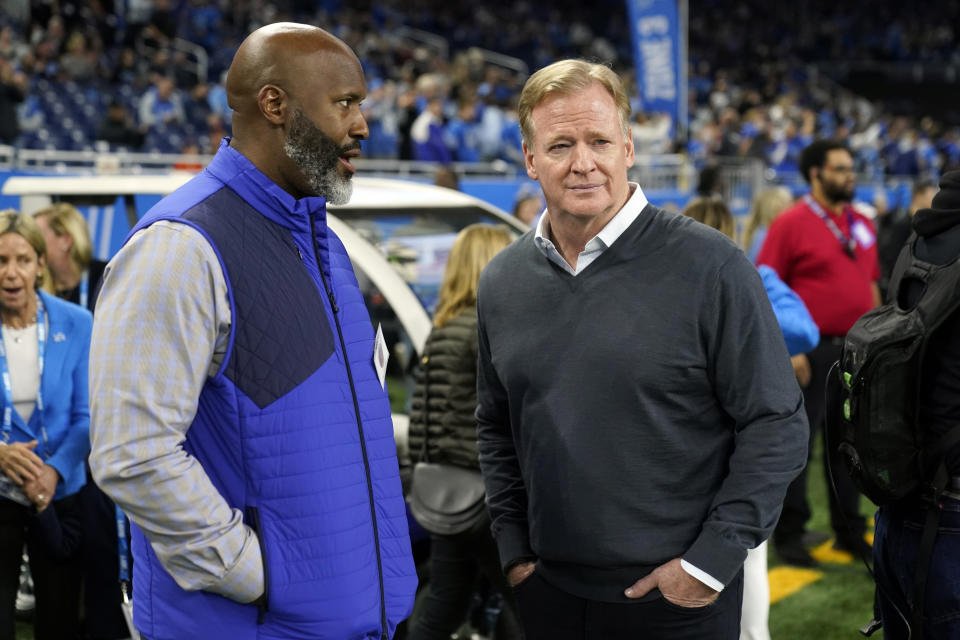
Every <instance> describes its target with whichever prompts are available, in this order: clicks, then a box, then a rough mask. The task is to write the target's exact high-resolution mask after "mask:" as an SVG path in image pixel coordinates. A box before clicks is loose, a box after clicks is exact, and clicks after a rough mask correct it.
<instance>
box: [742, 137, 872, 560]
mask: <svg viewBox="0 0 960 640" xmlns="http://www.w3.org/2000/svg"><path fill="white" fill-rule="evenodd" d="M800 169H801V172H802V173H803V176H804V178H806V180H807V182H808V183H809V184H810V193H808V194H807V195H805V196H804V197H803V199H801V200H800V201H798V202H797V203H796V204H795V205H794V206H792V207H790V208H789V209H787V210H786V211H784V212H783V213H782V214H780V215H779V216H777V218H776V220H774V221H773V223H772V224H771V225H770V229H769V231H768V233H767V237H766V240H765V241H764V243H763V247H762V248H761V250H760V254H759V255H758V256H757V264H765V265H768V266H770V267H772V268H773V269H774V270H776V272H777V274H778V275H779V276H780V278H781V279H782V280H783V281H784V282H785V283H786V284H787V286H789V287H790V288H791V289H793V290H794V291H796V292H797V294H798V295H799V296H800V298H801V299H802V300H803V302H804V304H806V306H807V308H808V309H809V310H810V313H811V315H812V316H813V318H814V320H815V321H816V323H817V327H818V329H819V330H820V334H821V336H822V337H821V340H820V344H819V345H818V346H817V348H816V349H814V350H812V351H810V352H809V353H806V354H799V355H796V356H794V357H793V365H794V372H795V373H796V375H797V380H798V382H799V383H800V386H801V387H803V398H804V408H805V410H806V412H807V417H808V419H809V422H810V448H809V452H811V453H812V452H813V450H814V449H813V442H814V437H815V435H816V433H817V431H818V430H819V431H823V424H824V416H825V408H824V388H825V385H826V381H827V373H828V371H829V370H830V367H831V366H832V365H833V363H834V362H836V361H837V360H838V359H839V357H840V351H841V349H842V347H843V340H844V336H845V335H846V334H847V331H849V330H850V327H851V326H853V323H854V322H855V321H856V320H857V319H858V318H859V317H860V316H862V315H863V314H864V313H866V312H867V311H869V310H870V309H872V308H873V307H875V306H877V305H878V304H879V303H880V292H879V290H878V289H877V280H878V279H879V278H880V266H879V264H878V261H877V247H876V236H875V234H874V230H873V225H872V224H871V223H870V221H869V220H868V219H867V218H865V217H864V216H863V215H861V214H860V213H858V212H856V211H855V210H854V209H853V207H852V206H851V203H852V201H853V194H854V186H855V174H854V166H853V158H852V157H851V154H850V152H849V151H848V150H847V149H846V147H844V145H843V144H841V143H839V142H836V141H827V140H818V141H815V142H814V143H813V144H811V145H810V146H809V147H807V148H806V149H804V150H803V153H802V154H801V158H800ZM824 436H825V437H827V438H828V440H827V441H826V442H825V444H824V447H823V455H824V457H825V464H824V466H823V468H824V470H825V471H826V470H828V469H830V468H833V469H841V468H842V465H843V464H844V463H843V461H842V460H841V459H840V454H839V450H838V444H837V440H838V438H839V434H838V433H836V432H835V431H834V430H827V431H825V432H824ZM828 481H829V483H830V485H831V486H834V487H835V488H836V489H837V490H836V492H828V494H827V497H828V502H829V506H830V524H831V527H832V528H833V531H834V535H835V539H834V548H836V549H840V550H843V551H846V552H849V553H852V554H854V555H855V556H856V557H861V556H863V555H864V554H866V555H869V554H870V549H869V545H868V543H867V542H865V540H864V532H865V530H866V521H865V519H864V517H863V516H862V515H861V513H860V494H859V493H858V491H857V489H856V487H855V486H854V485H853V483H852V482H851V480H850V477H849V476H848V475H847V474H843V473H839V474H834V476H833V478H832V479H830V478H828ZM810 517H811V512H810V505H809V503H808V501H807V470H806V469H804V471H803V473H801V475H800V476H798V477H797V478H796V479H795V480H794V481H793V482H792V483H791V484H790V487H789V488H788V489H787V495H786V498H785V499H784V503H783V511H782V512H781V515H780V520H779V522H778V523H777V527H776V529H775V530H774V534H773V544H774V548H775V549H776V552H777V555H779V556H780V558H781V559H782V560H783V561H784V562H788V563H790V564H796V565H801V566H814V565H815V564H816V560H814V559H813V557H812V556H811V555H810V553H809V551H808V550H807V548H806V545H805V543H804V533H805V531H806V525H807V522H808V521H809V520H810Z"/></svg>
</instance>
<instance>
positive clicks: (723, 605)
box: [476, 60, 807, 640]
mask: <svg viewBox="0 0 960 640" xmlns="http://www.w3.org/2000/svg"><path fill="white" fill-rule="evenodd" d="M519 115H520V123H521V129H522V132H523V153H524V158H525V162H526V169H527V174H528V175H529V176H530V177H531V178H532V179H534V180H537V181H538V182H539V183H540V187H541V189H542V191H543V195H544V200H545V201H546V205H547V206H546V212H545V213H544V215H543V216H541V218H540V220H539V223H538V224H537V227H536V229H535V230H533V231H530V232H528V233H527V234H526V235H525V236H523V237H522V238H521V239H520V240H518V241H517V242H515V243H514V244H513V245H511V246H510V247H508V248H507V249H505V250H504V251H503V252H501V253H500V254H499V255H498V256H497V257H495V258H494V259H493V261H492V262H491V263H490V265H489V266H488V267H487V268H486V270H485V271H484V274H483V276H482V277H481V281H480V289H479V293H478V303H477V304H478V317H479V327H478V328H479V373H478V407H477V414H476V416H477V423H478V438H479V449H480V462H481V466H482V469H483V472H484V478H485V482H486V488H487V502H488V505H489V509H490V514H491V517H492V520H493V532H494V536H495V538H496V539H497V544H498V547H499V550H500V558H501V563H502V566H503V568H504V570H505V571H506V572H507V577H508V580H509V582H510V583H511V584H512V585H514V587H515V589H516V594H517V600H518V605H519V609H520V614H521V619H522V622H523V626H524V628H525V631H526V637H527V639H528V640H537V639H540V638H550V639H552V640H567V639H570V640H586V639H597V640H599V639H601V638H602V639H604V640H611V639H612V640H617V639H620V638H623V639H627V638H630V639H634V638H645V639H653V640H656V639H659V638H663V639H667V638H669V639H670V640H677V639H685V638H691V639H692V638H697V639H698V640H702V639H704V638H717V639H724V640H733V639H735V638H737V637H738V635H739V620H740V603H741V593H742V564H743V560H744V558H745V557H746V553H747V549H750V548H753V547H755V546H757V545H758V544H760V543H761V542H762V541H763V540H764V539H765V538H766V537H767V535H768V534H769V533H770V531H771V529H772V528H773V526H774V523H776V520H777V516H778V514H779V510H780V504H781V501H782V499H783V495H784V491H785V490H786V487H787V484H788V483H789V482H790V480H791V479H792V478H793V477H794V476H795V475H796V474H797V473H798V472H799V471H800V469H802V467H803V463H804V460H805V458H806V439H807V424H806V419H805V417H804V413H803V402H802V397H801V394H800V389H799V388H798V386H797V383H796V380H795V378H794V375H793V371H792V368H791V366H790V359H789V357H788V355H787V350H786V347H785V345H784V341H783V337H782V335H781V333H780V329H779V327H778V325H777V322H776V319H775V317H774V315H773V312H772V310H771V308H770V303H769V301H768V299H767V296H766V292H765V291H764V287H763V284H762V282H761V280H760V277H759V276H758V275H757V271H756V269H754V268H753V266H752V265H751V264H750V263H749V261H747V259H746V258H745V257H744V255H743V253H742V252H740V251H739V250H738V249H737V247H736V246H735V245H734V244H733V242H731V241H730V240H729V239H728V238H726V237H724V236H723V235H722V234H720V233H719V232H716V231H714V230H713V229H709V228H707V227H706V226H704V225H701V224H699V223H696V222H694V221H693V220H691V219H689V218H685V217H684V216H682V215H680V214H676V213H670V212H668V211H665V210H663V209H660V208H659V207H656V206H653V205H651V204H649V203H648V202H647V200H646V197H645V196H644V194H643V190H642V189H641V188H640V187H639V185H637V184H635V183H631V182H629V181H628V178H627V170H628V169H629V168H630V167H631V166H632V165H633V162H634V149H633V142H632V139H631V136H630V127H629V122H630V107H629V100H628V97H627V96H626V94H625V92H624V90H623V86H622V84H621V82H620V79H619V78H618V77H617V76H616V75H615V74H614V73H613V72H612V71H611V70H610V69H608V68H606V67H604V66H602V65H596V64H590V63H587V62H584V61H580V60H564V61H561V62H557V63H555V64H552V65H550V66H548V67H546V68H544V69H541V70H540V71H538V72H537V73H535V74H534V75H533V76H531V77H530V79H529V80H528V81H527V84H526V86H525V87H524V89H523V93H522V94H521V98H520V106H519Z"/></svg>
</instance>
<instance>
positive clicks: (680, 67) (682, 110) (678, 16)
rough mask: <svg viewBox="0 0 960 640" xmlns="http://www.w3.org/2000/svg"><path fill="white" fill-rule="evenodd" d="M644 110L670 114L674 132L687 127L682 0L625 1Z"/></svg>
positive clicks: (684, 22)
mask: <svg viewBox="0 0 960 640" xmlns="http://www.w3.org/2000/svg"><path fill="white" fill-rule="evenodd" d="M626 1H627V17H628V19H629V20H630V34H631V39H632V42H633V60H634V65H635V67H636V70H637V91H638V93H639V95H640V100H641V104H642V105H643V110H644V111H648V112H661V113H667V114H669V115H670V119H671V123H672V125H673V130H674V131H678V130H679V131H680V132H685V131H686V128H687V47H686V2H685V0H626Z"/></svg>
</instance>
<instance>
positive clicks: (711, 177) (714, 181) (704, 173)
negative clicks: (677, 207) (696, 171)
mask: <svg viewBox="0 0 960 640" xmlns="http://www.w3.org/2000/svg"><path fill="white" fill-rule="evenodd" d="M697 195H698V196H699V197H701V198H711V197H722V196H723V184H722V183H721V180H720V167H718V166H716V165H714V164H711V165H707V166H706V167H704V168H703V169H701V170H700V176H699V178H698V179H697Z"/></svg>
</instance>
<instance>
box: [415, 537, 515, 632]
mask: <svg viewBox="0 0 960 640" xmlns="http://www.w3.org/2000/svg"><path fill="white" fill-rule="evenodd" d="M480 573H482V574H483V575H484V576H486V578H487V579H488V580H489V582H490V585H491V586H492V587H493V588H494V589H496V590H497V591H499V592H500V593H501V594H503V599H504V605H503V610H502V611H501V614H500V620H499V621H498V624H497V634H496V637H497V640H513V639H518V638H520V637H521V636H520V630H519V629H518V628H517V622H516V620H517V611H516V605H515V603H514V599H513V594H512V592H511V590H510V587H509V586H507V581H506V579H505V578H504V576H503V572H502V571H501V570H500V558H499V556H498V554H497V547H496V544H495V543H494V541H493V536H492V535H491V534H490V530H489V527H482V530H481V531H478V532H475V533H468V534H462V535H458V536H439V535H434V536H432V537H431V538H430V584H429V585H428V586H427V592H426V595H425V596H424V602H423V606H422V608H421V609H420V611H419V612H418V615H417V619H416V620H414V621H411V622H412V623H413V629H412V630H411V631H410V634H409V635H408V636H407V637H408V640H448V639H449V638H450V635H451V634H452V633H453V632H454V631H456V630H457V629H458V628H459V627H460V625H461V624H463V622H464V621H465V620H466V616H467V611H468V609H469V607H470V602H471V600H472V598H473V594H474V592H475V591H476V588H477V578H478V576H479V574H480Z"/></svg>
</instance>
